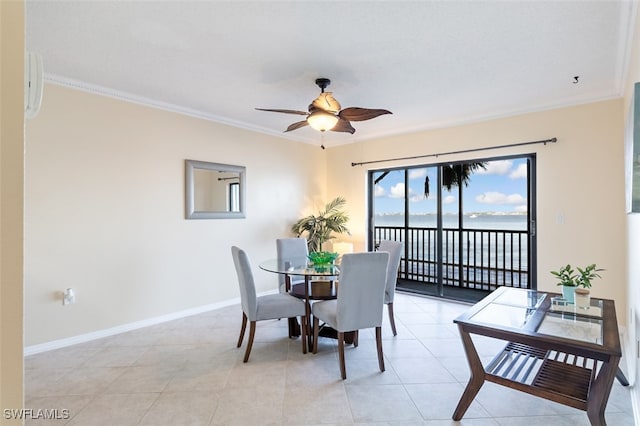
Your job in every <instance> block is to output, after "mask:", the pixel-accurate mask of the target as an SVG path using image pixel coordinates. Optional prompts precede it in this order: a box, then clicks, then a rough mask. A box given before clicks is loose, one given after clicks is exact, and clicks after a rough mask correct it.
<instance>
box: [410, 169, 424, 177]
mask: <svg viewBox="0 0 640 426" xmlns="http://www.w3.org/2000/svg"><path fill="white" fill-rule="evenodd" d="M426 175H427V169H411V170H409V179H420V178H423V177H425V176H426Z"/></svg>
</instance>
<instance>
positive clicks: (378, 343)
mask: <svg viewBox="0 0 640 426" xmlns="http://www.w3.org/2000/svg"><path fill="white" fill-rule="evenodd" d="M376 346H377V347H378V365H379V366H380V371H382V372H384V357H383V356H382V327H376Z"/></svg>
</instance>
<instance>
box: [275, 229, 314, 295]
mask: <svg viewBox="0 0 640 426" xmlns="http://www.w3.org/2000/svg"><path fill="white" fill-rule="evenodd" d="M276 253H277V259H278V267H279V268H281V267H284V262H285V261H286V259H291V258H301V259H306V257H307V255H309V248H308V246H307V239H306V238H278V239H277V240H276ZM290 278H291V285H295V284H300V283H303V282H304V277H303V276H299V275H298V276H296V275H291V276H290ZM278 288H279V289H280V293H287V292H288V291H289V290H290V289H288V288H287V287H286V279H285V276H284V274H278Z"/></svg>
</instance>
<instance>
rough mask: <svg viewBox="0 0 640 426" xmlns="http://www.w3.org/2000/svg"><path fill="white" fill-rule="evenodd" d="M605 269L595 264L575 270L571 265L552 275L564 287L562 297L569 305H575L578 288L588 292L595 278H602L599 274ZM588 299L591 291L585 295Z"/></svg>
mask: <svg viewBox="0 0 640 426" xmlns="http://www.w3.org/2000/svg"><path fill="white" fill-rule="evenodd" d="M602 271H604V269H599V268H598V267H597V266H596V265H595V263H592V264H591V265H588V266H586V267H585V268H580V267H576V269H575V270H574V269H573V268H572V267H571V265H570V264H567V265H566V266H563V267H562V268H560V269H559V270H557V271H551V275H553V276H554V277H556V278H557V279H558V284H557V285H561V286H562V297H564V299H566V300H567V302H568V303H574V301H575V291H576V289H577V288H578V287H582V289H584V290H587V289H589V288H591V282H592V281H593V280H594V279H595V278H601V276H600V274H599V273H598V272H602ZM583 296H586V297H588V296H589V291H588V290H587V292H586V293H585V294H584V295H583Z"/></svg>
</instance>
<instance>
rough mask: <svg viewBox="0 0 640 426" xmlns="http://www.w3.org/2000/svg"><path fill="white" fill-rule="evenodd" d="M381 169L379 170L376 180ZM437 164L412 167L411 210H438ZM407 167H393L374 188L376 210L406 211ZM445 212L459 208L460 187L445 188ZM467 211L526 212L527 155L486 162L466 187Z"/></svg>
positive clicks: (451, 211) (464, 201)
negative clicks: (427, 184)
mask: <svg viewBox="0 0 640 426" xmlns="http://www.w3.org/2000/svg"><path fill="white" fill-rule="evenodd" d="M381 174H382V172H376V173H375V174H374V179H375V178H377V177H379V176H380V175H381ZM426 176H429V186H430V194H429V197H428V198H425V196H424V187H425V177H426ZM436 183H437V176H436V167H425V168H418V169H410V171H409V211H410V213H436V206H437V188H436ZM404 186H405V185H404V170H393V171H391V172H390V173H389V174H388V175H387V176H385V177H384V178H383V179H382V180H381V181H380V182H379V183H378V184H377V185H376V187H375V201H374V202H375V213H376V214H380V213H401V212H403V211H404V193H405V188H404ZM442 195H443V209H444V211H445V213H447V212H449V213H455V212H457V210H458V189H457V187H454V188H452V190H451V192H448V191H447V190H446V189H444V190H443V193H442ZM463 197H464V199H463V205H464V211H465V213H483V212H484V213H487V212H492V213H526V211H527V162H526V159H524V158H517V159H509V160H496V161H490V162H487V163H486V170H481V169H480V170H478V171H476V172H475V173H473V174H472V175H471V179H470V182H469V186H466V187H464V189H463Z"/></svg>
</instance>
